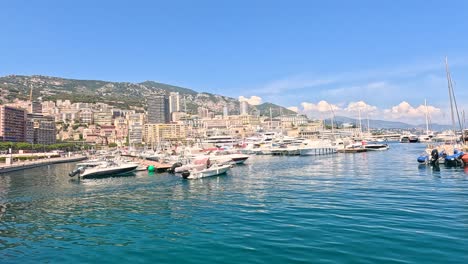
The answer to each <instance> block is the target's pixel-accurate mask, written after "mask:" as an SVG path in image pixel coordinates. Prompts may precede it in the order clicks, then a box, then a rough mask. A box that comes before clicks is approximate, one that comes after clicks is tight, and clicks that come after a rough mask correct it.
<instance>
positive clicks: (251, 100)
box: [239, 95, 262, 105]
mask: <svg viewBox="0 0 468 264" xmlns="http://www.w3.org/2000/svg"><path fill="white" fill-rule="evenodd" d="M239 101H241V102H243V101H245V102H247V103H249V105H259V104H261V103H262V98H261V97H259V96H255V95H253V96H251V97H250V98H248V97H244V96H242V95H241V96H239Z"/></svg>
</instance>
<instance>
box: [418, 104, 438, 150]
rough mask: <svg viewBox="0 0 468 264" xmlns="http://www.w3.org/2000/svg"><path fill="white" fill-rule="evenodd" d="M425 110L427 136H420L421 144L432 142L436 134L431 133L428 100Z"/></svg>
mask: <svg viewBox="0 0 468 264" xmlns="http://www.w3.org/2000/svg"><path fill="white" fill-rule="evenodd" d="M424 108H425V110H426V134H424V135H420V136H419V142H423V143H425V142H432V139H433V137H434V134H433V133H432V132H431V131H429V111H428V109H427V100H426V99H424Z"/></svg>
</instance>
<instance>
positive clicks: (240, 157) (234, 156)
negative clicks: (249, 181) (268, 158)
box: [229, 154, 249, 164]
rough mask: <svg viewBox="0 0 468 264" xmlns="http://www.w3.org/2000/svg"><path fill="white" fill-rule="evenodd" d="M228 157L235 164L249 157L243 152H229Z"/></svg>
mask: <svg viewBox="0 0 468 264" xmlns="http://www.w3.org/2000/svg"><path fill="white" fill-rule="evenodd" d="M229 157H230V158H231V160H232V161H233V162H234V163H235V164H243V163H244V162H245V161H246V160H247V159H248V158H249V156H248V155H245V154H230V155H229Z"/></svg>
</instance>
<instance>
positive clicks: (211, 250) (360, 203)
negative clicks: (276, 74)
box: [0, 144, 468, 263]
mask: <svg viewBox="0 0 468 264" xmlns="http://www.w3.org/2000/svg"><path fill="white" fill-rule="evenodd" d="M423 149H424V145H423V144H392V145H391V148H390V150H388V151H375V152H367V153H356V154H333V155H324V156H309V157H276V156H275V157H273V156H255V157H251V158H250V159H249V160H247V161H246V164H245V165H243V166H237V167H234V168H233V169H232V170H231V171H230V172H229V173H228V174H227V175H223V176H218V177H212V178H204V179H200V180H182V179H181V178H179V177H176V176H173V175H169V174H166V173H160V174H158V173H156V174H154V173H151V174H149V173H148V172H138V173H136V174H134V175H131V176H126V177H116V178H106V179H97V180H81V181H76V180H71V179H70V177H69V176H68V172H69V171H71V170H72V169H73V166H74V165H73V164H58V165H50V166H44V167H40V168H34V169H31V170H27V171H20V172H13V173H9V174H4V175H0V262H1V263H42V262H48V263H83V262H85V263H143V262H151V263H468V175H467V174H468V171H467V170H464V168H445V167H444V166H443V165H441V166H440V169H433V168H431V167H427V166H424V165H418V164H417V162H416V157H417V156H418V155H419V154H420V153H421V152H422V151H423Z"/></svg>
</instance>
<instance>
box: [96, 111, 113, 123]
mask: <svg viewBox="0 0 468 264" xmlns="http://www.w3.org/2000/svg"><path fill="white" fill-rule="evenodd" d="M93 119H94V124H96V125H100V126H111V125H113V122H112V113H111V112H96V113H94V115H93Z"/></svg>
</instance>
